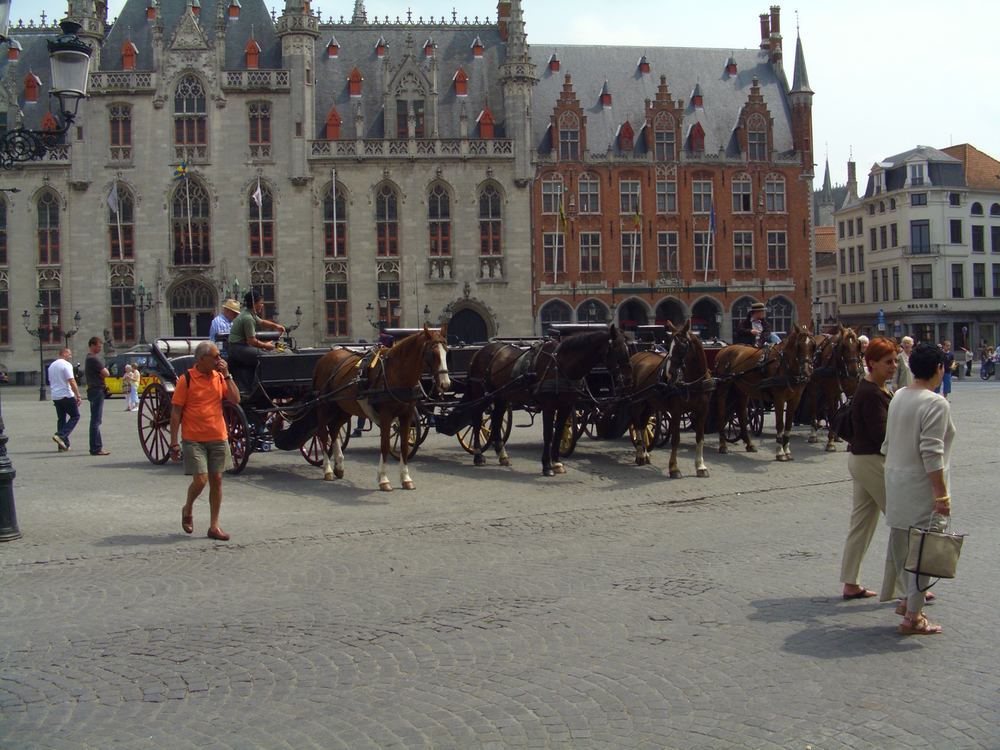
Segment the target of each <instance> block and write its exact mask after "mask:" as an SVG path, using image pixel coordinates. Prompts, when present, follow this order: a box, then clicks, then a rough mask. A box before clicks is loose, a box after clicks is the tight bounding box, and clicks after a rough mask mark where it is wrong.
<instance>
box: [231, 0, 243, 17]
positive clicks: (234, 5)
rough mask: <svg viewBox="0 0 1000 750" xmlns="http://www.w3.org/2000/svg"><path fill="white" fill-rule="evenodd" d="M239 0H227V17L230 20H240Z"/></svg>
mask: <svg viewBox="0 0 1000 750" xmlns="http://www.w3.org/2000/svg"><path fill="white" fill-rule="evenodd" d="M241 7H242V6H240V0H229V14H228V16H227V17H228V18H229V20H230V21H238V20H240V8H241Z"/></svg>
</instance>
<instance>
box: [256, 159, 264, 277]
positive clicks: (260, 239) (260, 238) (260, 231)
mask: <svg viewBox="0 0 1000 750" xmlns="http://www.w3.org/2000/svg"><path fill="white" fill-rule="evenodd" d="M255 195H258V196H260V200H259V201H254V202H255V203H256V204H257V251H258V255H260V257H262V258H263V257H264V194H263V193H262V192H261V191H260V175H257V192H256V193H255Z"/></svg>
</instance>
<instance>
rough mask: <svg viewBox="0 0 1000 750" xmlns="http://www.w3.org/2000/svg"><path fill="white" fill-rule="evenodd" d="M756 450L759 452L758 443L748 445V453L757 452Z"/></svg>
mask: <svg viewBox="0 0 1000 750" xmlns="http://www.w3.org/2000/svg"><path fill="white" fill-rule="evenodd" d="M756 452H757V446H756V445H748V446H747V453H756Z"/></svg>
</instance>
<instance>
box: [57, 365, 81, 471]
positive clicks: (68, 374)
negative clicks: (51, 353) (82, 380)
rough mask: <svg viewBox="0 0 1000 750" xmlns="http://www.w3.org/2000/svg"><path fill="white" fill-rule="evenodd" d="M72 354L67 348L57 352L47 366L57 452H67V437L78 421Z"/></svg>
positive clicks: (78, 406)
mask: <svg viewBox="0 0 1000 750" xmlns="http://www.w3.org/2000/svg"><path fill="white" fill-rule="evenodd" d="M72 358H73V352H72V351H70V350H69V349H68V348H63V349H61V350H60V351H59V357H58V359H54V360H53V361H52V364H50V365H49V385H50V386H51V387H52V404H53V405H54V406H55V407H56V434H55V435H53V436H52V440H53V441H54V442H55V444H56V445H57V446H59V452H60V453H62V452H63V451H68V450H69V435H70V433H71V432H73V428H74V427H76V423H77V422H79V421H80V402H81V401H82V399H81V398H80V388H79V387H78V386H77V384H76V377H75V376H74V375H73V365H72Z"/></svg>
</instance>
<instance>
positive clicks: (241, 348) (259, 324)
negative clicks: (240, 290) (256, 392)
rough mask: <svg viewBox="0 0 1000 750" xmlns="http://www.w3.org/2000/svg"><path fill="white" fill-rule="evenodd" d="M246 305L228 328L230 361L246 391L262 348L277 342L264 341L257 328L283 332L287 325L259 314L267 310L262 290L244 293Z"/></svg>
mask: <svg viewBox="0 0 1000 750" xmlns="http://www.w3.org/2000/svg"><path fill="white" fill-rule="evenodd" d="M243 306H244V308H245V309H244V310H243V312H241V313H240V314H239V315H238V316H237V318H236V320H234V321H233V326H232V328H230V329H229V363H230V365H232V366H233V368H234V370H235V372H234V374H235V375H236V379H237V381H239V383H240V385H241V386H243V388H244V389H245V390H250V389H251V388H252V387H253V373H254V372H256V370H257V358H258V356H259V354H260V350H264V351H273V350H274V344H272V343H271V342H270V341H261V340H260V339H258V338H257V330H258V329H264V328H270V329H271V330H272V331H279V332H281V333H284V332H285V327H284V326H283V325H281V324H280V323H275V322H273V321H270V320H264V319H263V318H261V317H260V316H261V314H262V313H263V312H264V297H263V295H261V293H260V292H258V291H255V290H253V289H250V290H249V291H247V293H246V294H245V295H243ZM241 376H243V377H241ZM248 381H249V382H248Z"/></svg>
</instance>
